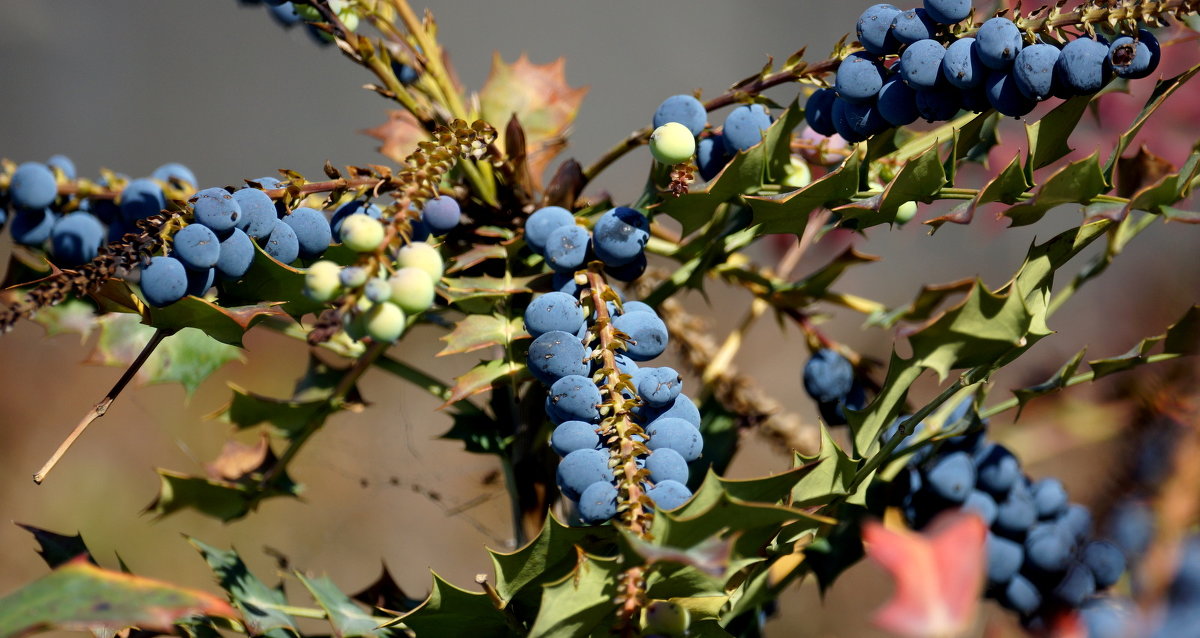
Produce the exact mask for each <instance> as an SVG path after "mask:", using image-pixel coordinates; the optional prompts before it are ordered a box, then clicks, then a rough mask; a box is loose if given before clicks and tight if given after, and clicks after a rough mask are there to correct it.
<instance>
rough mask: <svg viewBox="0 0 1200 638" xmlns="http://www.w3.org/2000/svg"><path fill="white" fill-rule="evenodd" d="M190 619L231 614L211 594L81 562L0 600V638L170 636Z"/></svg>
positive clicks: (230, 611)
mask: <svg viewBox="0 0 1200 638" xmlns="http://www.w3.org/2000/svg"><path fill="white" fill-rule="evenodd" d="M194 614H210V615H216V616H232V615H234V611H233V609H232V608H230V607H229V605H228V604H226V603H225V602H224V601H222V600H220V599H219V598H216V597H215V596H213V595H211V594H208V593H205V592H202V591H197V590H193V589H185V588H182V587H178V586H175V585H171V584H168V583H164V582H161V581H157V580H152V579H150V578H143V577H141V576H131V575H129V574H122V573H120V572H113V571H108V570H105V569H101V568H99V567H96V566H95V565H92V564H90V563H88V562H87V560H86V559H85V558H82V557H81V558H79V559H76V560H72V561H70V562H68V563H66V564H64V565H62V566H61V567H59V568H57V569H55V570H54V571H52V572H50V573H49V574H47V575H46V576H43V577H42V578H39V579H38V580H35V581H33V582H32V583H30V584H28V585H26V586H25V587H22V588H21V589H18V590H17V591H15V592H13V593H12V594H9V595H8V596H6V597H4V598H0V636H3V637H4V638H9V637H14V636H25V635H29V634H32V633H35V632H39V631H47V630H52V629H61V630H69V631H84V630H96V629H111V630H119V629H124V628H125V627H132V626H137V627H140V628H142V629H145V630H154V631H163V632H170V631H171V629H172V625H173V624H174V623H175V622H176V621H178V620H182V619H184V618H185V617H187V616H191V615H194Z"/></svg>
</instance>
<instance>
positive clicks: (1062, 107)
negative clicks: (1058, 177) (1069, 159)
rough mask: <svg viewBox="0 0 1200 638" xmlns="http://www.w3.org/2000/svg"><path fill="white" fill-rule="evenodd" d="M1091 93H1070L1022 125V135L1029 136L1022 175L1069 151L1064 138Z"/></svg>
mask: <svg viewBox="0 0 1200 638" xmlns="http://www.w3.org/2000/svg"><path fill="white" fill-rule="evenodd" d="M1091 100H1092V96H1090V95H1084V96H1079V97H1073V98H1071V99H1069V100H1066V101H1064V102H1063V103H1062V104H1059V105H1058V106H1056V107H1054V109H1053V110H1051V111H1050V112H1049V113H1047V114H1046V115H1045V116H1043V117H1042V118H1040V119H1039V120H1038V121H1036V122H1034V123H1032V124H1026V125H1025V137H1026V138H1027V139H1028V140H1029V148H1028V150H1027V152H1028V154H1029V161H1028V163H1027V165H1026V168H1025V170H1026V177H1031V176H1032V175H1033V171H1035V170H1037V169H1039V168H1042V167H1043V166H1049V165H1050V164H1053V163H1054V162H1056V161H1058V160H1059V159H1061V158H1063V157H1066V156H1067V154H1069V153H1070V152H1071V147H1070V146H1067V139H1068V138H1069V137H1071V132H1072V131H1074V130H1075V127H1076V125H1078V124H1079V120H1080V118H1082V117H1083V114H1084V112H1085V111H1086V110H1087V105H1088V103H1089V102H1091Z"/></svg>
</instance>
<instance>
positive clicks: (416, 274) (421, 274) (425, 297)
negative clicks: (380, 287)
mask: <svg viewBox="0 0 1200 638" xmlns="http://www.w3.org/2000/svg"><path fill="white" fill-rule="evenodd" d="M388 285H390V286H391V289H392V297H391V301H392V303H394V304H396V305H397V306H400V309H401V310H403V311H404V312H407V313H408V314H414V315H415V314H417V313H418V312H424V311H426V310H429V307H430V306H432V305H433V297H434V286H433V279H430V278H429V273H427V272H425V271H424V270H421V269H420V268H414V267H412V266H409V267H407V268H401V269H399V270H397V271H396V272H394V273H392V276H391V277H388Z"/></svg>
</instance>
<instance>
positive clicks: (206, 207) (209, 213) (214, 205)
mask: <svg viewBox="0 0 1200 638" xmlns="http://www.w3.org/2000/svg"><path fill="white" fill-rule="evenodd" d="M190 201H191V202H192V211H193V212H194V213H195V216H196V221H197V222H199V223H201V224H204V225H205V226H208V227H209V228H211V229H212V230H213V232H215V233H217V234H218V235H220V236H222V237H224V236H225V234H226V233H228V232H229V231H231V230H233V229H234V227H236V226H237V222H238V219H239V218H240V217H241V216H242V208H241V207H240V206H238V203H237V200H236V199H234V198H233V195H231V194H230V193H229V191H226V190H225V189H224V188H206V189H204V190H202V191H199V192H197V193H196V194H195V195H193V196H192V199H191V200H190Z"/></svg>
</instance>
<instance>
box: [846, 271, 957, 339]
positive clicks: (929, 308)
mask: <svg viewBox="0 0 1200 638" xmlns="http://www.w3.org/2000/svg"><path fill="white" fill-rule="evenodd" d="M974 286H975V280H974V279H962V280H959V281H952V282H950V283H945V284H924V285H922V286H921V290H920V291H919V292H917V296H916V298H915V299H913V301H912V303H909V304H907V305H904V306H899V307H897V308H893V309H892V310H889V311H886V312H880V313H877V314H876V315H873V316H871V317H870V318H868V319H867V325H869V326H882V327H884V328H891V327H892V326H895V325H896V324H897V323H899V322H901V321H924V320H926V319H928V318H930V317H932V316H933V313H934V311H936V310H937V309H938V308H939V307H940V306H941V305H942V303H943V302H945V301H946V300H947V299H949V298H951V297H955V296H958V295H960V294H963V293H965V292H968V291H970V290H971V288H973V287H974Z"/></svg>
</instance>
